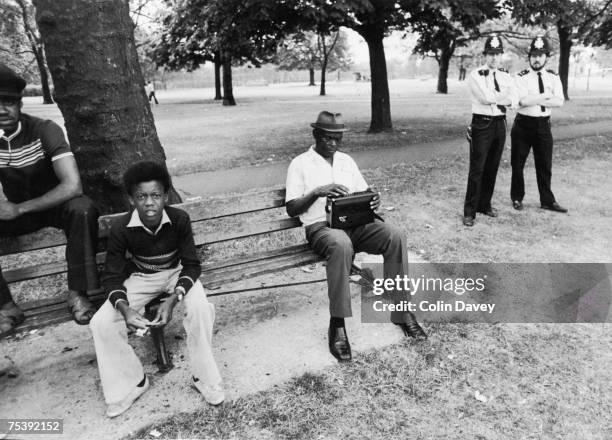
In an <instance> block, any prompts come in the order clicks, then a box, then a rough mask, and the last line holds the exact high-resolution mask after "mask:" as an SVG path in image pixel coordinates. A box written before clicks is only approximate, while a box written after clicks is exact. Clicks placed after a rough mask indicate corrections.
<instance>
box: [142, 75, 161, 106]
mask: <svg viewBox="0 0 612 440" xmlns="http://www.w3.org/2000/svg"><path fill="white" fill-rule="evenodd" d="M145 92H146V94H147V97H148V99H149V102H151V99H154V100H155V104H156V105H157V104H159V102H157V97H156V96H155V85H154V84H153V83H152V82H151V81H147V84H146V85H145Z"/></svg>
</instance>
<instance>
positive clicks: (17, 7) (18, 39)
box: [0, 0, 53, 104]
mask: <svg viewBox="0 0 612 440" xmlns="http://www.w3.org/2000/svg"><path fill="white" fill-rule="evenodd" d="M0 7H1V8H2V14H1V16H0V17H1V18H0V29H1V30H2V35H3V37H2V40H0V52H5V53H7V54H10V55H12V57H11V58H13V60H12V63H9V64H11V67H14V68H15V69H16V70H17V71H19V72H24V70H25V71H27V70H29V69H28V64H29V63H27V61H25V59H24V55H26V54H31V55H32V56H33V57H34V60H35V61H36V66H37V68H38V78H37V79H39V80H40V85H41V88H42V95H43V104H53V98H52V96H51V87H50V86H49V73H48V71H47V61H46V59H45V48H44V45H43V42H42V39H41V37H40V33H39V32H38V27H37V25H36V21H35V20H34V13H35V12H34V6H33V5H32V3H31V1H30V0H0ZM15 58H17V59H15Z"/></svg>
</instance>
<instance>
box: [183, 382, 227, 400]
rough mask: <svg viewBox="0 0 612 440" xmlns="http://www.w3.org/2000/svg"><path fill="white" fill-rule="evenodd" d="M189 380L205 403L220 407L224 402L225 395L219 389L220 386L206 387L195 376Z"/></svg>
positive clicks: (221, 389)
mask: <svg viewBox="0 0 612 440" xmlns="http://www.w3.org/2000/svg"><path fill="white" fill-rule="evenodd" d="M191 380H192V381H193V386H194V387H195V388H196V389H197V390H198V391H199V392H200V394H202V396H204V400H206V402H208V403H209V404H210V405H213V406H217V405H221V404H222V403H223V401H224V400H225V393H224V392H223V388H221V384H218V385H213V386H206V385H204V384H203V383H202V381H201V380H200V379H198V378H197V377H195V376H193V377H192V378H191Z"/></svg>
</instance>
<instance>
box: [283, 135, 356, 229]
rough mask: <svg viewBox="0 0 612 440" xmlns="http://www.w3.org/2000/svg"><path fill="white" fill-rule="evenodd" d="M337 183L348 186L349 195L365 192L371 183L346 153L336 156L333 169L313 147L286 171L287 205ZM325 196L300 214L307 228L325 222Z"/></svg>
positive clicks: (298, 157)
mask: <svg viewBox="0 0 612 440" xmlns="http://www.w3.org/2000/svg"><path fill="white" fill-rule="evenodd" d="M330 183H338V184H340V185H344V186H346V187H347V188H348V189H349V191H350V192H356V191H365V190H366V189H368V184H367V183H366V181H365V179H364V178H363V176H362V175H361V172H360V171H359V168H358V167H357V164H356V163H355V161H354V160H353V159H352V158H351V157H350V156H349V155H348V154H345V153H341V152H339V151H337V152H335V153H334V160H333V166H332V165H331V164H330V163H329V162H328V161H327V160H325V159H324V158H323V156H321V155H320V154H319V153H317V152H316V151H315V150H314V145H313V146H311V147H310V149H309V150H308V151H306V152H305V153H302V154H300V155H299V156H297V157H296V158H295V159H293V160H292V161H291V163H290V164H289V169H288V170H287V194H286V196H285V200H286V201H287V202H288V201H290V200H293V199H297V198H299V197H302V196H304V195H306V194H307V193H308V192H310V191H312V190H313V189H315V188H316V187H318V186H323V185H329V184H330ZM325 203H326V198H325V197H319V198H318V199H317V200H316V201H315V202H314V203H313V204H312V205H311V206H310V208H308V210H306V211H305V212H303V213H302V214H301V215H300V220H301V221H302V223H303V224H304V226H308V225H311V224H313V223H316V222H320V221H325V220H326V216H325Z"/></svg>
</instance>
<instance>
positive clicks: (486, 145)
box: [463, 114, 506, 217]
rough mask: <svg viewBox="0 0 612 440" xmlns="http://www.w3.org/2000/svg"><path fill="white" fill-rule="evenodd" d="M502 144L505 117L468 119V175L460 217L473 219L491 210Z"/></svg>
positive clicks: (504, 134)
mask: <svg viewBox="0 0 612 440" xmlns="http://www.w3.org/2000/svg"><path fill="white" fill-rule="evenodd" d="M505 143H506V117H505V116H486V115H477V114H474V115H472V141H471V142H470V172H469V174H468V183H467V191H466V193H465V204H464V206H463V215H464V216H466V217H475V216H476V212H483V211H487V210H489V208H491V198H492V197H493V190H494V189H495V180H496V179H497V169H498V168H499V161H500V160H501V156H502V153H503V152H504V144H505Z"/></svg>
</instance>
